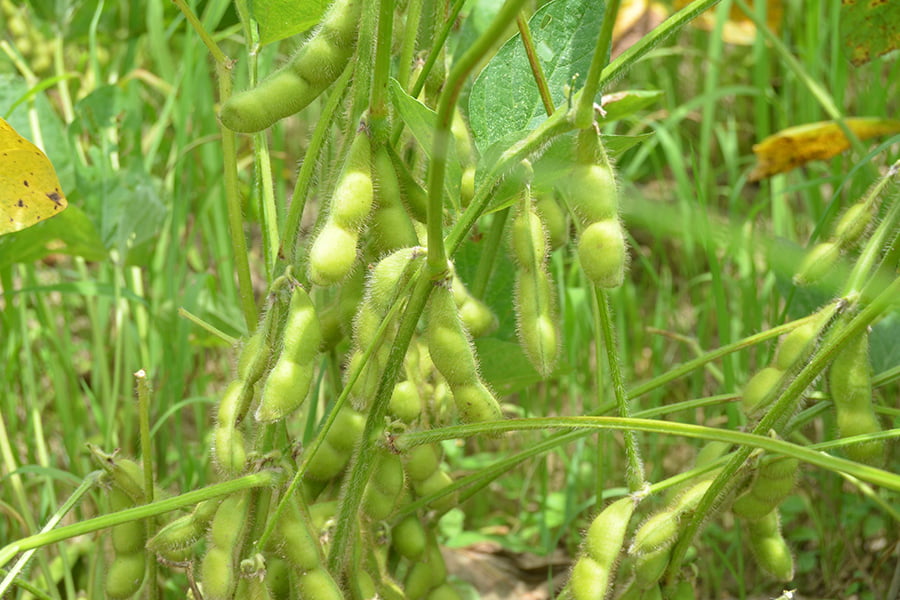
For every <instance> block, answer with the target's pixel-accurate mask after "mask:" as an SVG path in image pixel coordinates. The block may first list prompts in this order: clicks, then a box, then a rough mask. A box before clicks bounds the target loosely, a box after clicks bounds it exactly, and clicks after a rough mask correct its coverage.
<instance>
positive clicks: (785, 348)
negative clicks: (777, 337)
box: [773, 321, 819, 371]
mask: <svg viewBox="0 0 900 600" xmlns="http://www.w3.org/2000/svg"><path fill="white" fill-rule="evenodd" d="M818 332H819V324H818V323H817V322H816V321H810V322H809V323H804V324H803V325H801V326H799V327H797V328H796V329H794V330H793V331H791V332H790V333H789V334H787V335H786V336H784V339H783V340H781V343H780V344H778V349H777V350H776V351H775V360H774V361H773V365H774V366H775V368H776V369H781V370H782V371H787V370H789V369H790V368H791V367H793V366H794V365H795V364H797V363H799V362H800V361H801V360H805V359H806V358H807V357H808V356H809V354H810V352H811V351H812V346H813V344H812V342H813V341H814V340H815V339H816V334H817V333H818Z"/></svg>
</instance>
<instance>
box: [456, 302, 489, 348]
mask: <svg viewBox="0 0 900 600" xmlns="http://www.w3.org/2000/svg"><path fill="white" fill-rule="evenodd" d="M459 319H460V320H461V321H462V322H463V325H464V326H465V328H466V330H467V331H468V332H469V334H470V335H471V336H472V337H473V338H480V337H483V336H486V335H489V334H490V333H492V332H493V331H494V330H496V329H497V325H498V322H497V316H496V315H495V314H494V313H493V312H492V311H491V309H490V308H488V305H487V304H485V303H484V302H482V301H481V300H479V299H478V298H476V297H474V296H469V297H468V298H467V299H466V300H465V302H463V303H462V304H460V305H459Z"/></svg>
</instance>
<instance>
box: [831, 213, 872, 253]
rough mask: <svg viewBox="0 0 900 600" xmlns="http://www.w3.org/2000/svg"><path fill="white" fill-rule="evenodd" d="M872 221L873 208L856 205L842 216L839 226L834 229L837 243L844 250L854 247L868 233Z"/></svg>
mask: <svg viewBox="0 0 900 600" xmlns="http://www.w3.org/2000/svg"><path fill="white" fill-rule="evenodd" d="M872 219H873V214H872V208H871V207H870V206H868V205H867V203H865V202H860V203H857V204H854V205H853V206H851V207H850V208H848V209H847V210H846V211H845V212H844V214H843V215H841V218H840V220H839V221H838V222H837V226H835V228H834V239H835V241H836V242H837V244H838V245H839V246H840V247H842V248H848V247H850V246H852V245H853V244H855V243H856V241H857V240H859V238H861V237H862V235H863V234H864V233H865V232H866V229H868V227H869V225H870V224H871V223H872Z"/></svg>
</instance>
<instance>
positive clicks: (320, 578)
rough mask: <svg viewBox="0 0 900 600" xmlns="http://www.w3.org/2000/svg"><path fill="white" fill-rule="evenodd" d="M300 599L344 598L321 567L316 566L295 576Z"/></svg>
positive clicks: (330, 599) (335, 599) (332, 599)
mask: <svg viewBox="0 0 900 600" xmlns="http://www.w3.org/2000/svg"><path fill="white" fill-rule="evenodd" d="M297 592H298V597H299V598H300V600H344V594H343V592H341V588H340V587H338V584H337V582H335V580H334V578H333V577H332V576H331V574H330V573H329V572H328V571H326V570H325V569H324V568H323V567H316V568H315V569H312V570H310V571H307V572H306V573H304V574H302V575H300V576H299V577H298V578H297Z"/></svg>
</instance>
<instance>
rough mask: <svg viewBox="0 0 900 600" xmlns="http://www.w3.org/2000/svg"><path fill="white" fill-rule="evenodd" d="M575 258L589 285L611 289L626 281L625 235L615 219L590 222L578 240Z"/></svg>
mask: <svg viewBox="0 0 900 600" xmlns="http://www.w3.org/2000/svg"><path fill="white" fill-rule="evenodd" d="M578 259H579V261H580V262H581V268H582V269H583V270H584V273H585V275H587V278H588V279H590V280H591V282H592V283H594V284H595V285H598V286H600V287H603V288H614V287H618V286H620V285H622V282H623V281H624V280H625V262H626V254H625V236H624V234H623V232H622V225H621V223H619V220H618V219H617V218H610V219H605V220H602V221H597V222H595V223H591V224H590V225H588V226H587V228H585V230H584V231H582V232H581V237H580V238H579V240H578Z"/></svg>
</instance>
